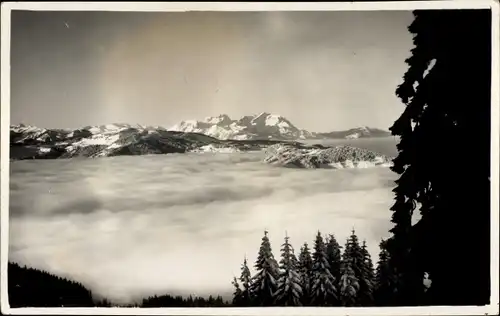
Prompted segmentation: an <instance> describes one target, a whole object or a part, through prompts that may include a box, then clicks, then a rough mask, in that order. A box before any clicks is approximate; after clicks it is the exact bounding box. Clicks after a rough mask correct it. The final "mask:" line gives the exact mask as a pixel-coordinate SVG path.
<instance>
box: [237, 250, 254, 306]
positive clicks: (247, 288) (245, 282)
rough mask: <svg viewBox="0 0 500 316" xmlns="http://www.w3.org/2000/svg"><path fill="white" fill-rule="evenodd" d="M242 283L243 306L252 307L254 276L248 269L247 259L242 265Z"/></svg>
mask: <svg viewBox="0 0 500 316" xmlns="http://www.w3.org/2000/svg"><path fill="white" fill-rule="evenodd" d="M240 282H241V286H242V287H243V289H242V290H241V304H243V306H250V305H252V301H253V295H252V288H251V287H252V276H251V274H250V269H249V268H248V263H247V258H246V257H245V259H244V260H243V264H242V265H241V276H240Z"/></svg>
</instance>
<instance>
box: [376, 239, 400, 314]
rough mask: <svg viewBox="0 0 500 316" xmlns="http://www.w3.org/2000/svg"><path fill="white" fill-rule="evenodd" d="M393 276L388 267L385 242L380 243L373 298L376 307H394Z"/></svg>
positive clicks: (391, 269)
mask: <svg viewBox="0 0 500 316" xmlns="http://www.w3.org/2000/svg"><path fill="white" fill-rule="evenodd" d="M394 278H395V274H394V269H393V268H392V267H391V265H390V261H389V252H388V251H387V242H386V241H384V240H383V241H381V242H380V253H379V260H378V263H377V268H376V272H375V292H374V298H375V302H376V304H377V305H378V306H392V305H396V301H395V291H396V286H395V281H394Z"/></svg>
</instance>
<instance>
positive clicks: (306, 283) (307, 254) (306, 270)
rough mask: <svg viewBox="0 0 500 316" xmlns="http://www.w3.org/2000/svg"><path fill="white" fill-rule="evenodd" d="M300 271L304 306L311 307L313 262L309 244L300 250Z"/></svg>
mask: <svg viewBox="0 0 500 316" xmlns="http://www.w3.org/2000/svg"><path fill="white" fill-rule="evenodd" d="M298 270H299V273H300V280H301V282H302V283H301V285H302V305H309V304H310V302H311V281H312V271H313V260H312V257H311V251H310V250H309V246H308V244H307V242H306V243H304V246H302V247H301V248H300V255H299V263H298Z"/></svg>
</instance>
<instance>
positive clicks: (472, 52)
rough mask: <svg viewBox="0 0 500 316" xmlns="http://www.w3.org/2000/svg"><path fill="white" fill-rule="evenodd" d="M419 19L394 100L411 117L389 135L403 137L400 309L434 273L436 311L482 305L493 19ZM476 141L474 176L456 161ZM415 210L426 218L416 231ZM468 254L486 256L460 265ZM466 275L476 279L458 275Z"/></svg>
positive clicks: (417, 298) (437, 15)
mask: <svg viewBox="0 0 500 316" xmlns="http://www.w3.org/2000/svg"><path fill="white" fill-rule="evenodd" d="M414 15H415V19H414V21H413V23H412V24H411V25H410V26H409V31H410V32H411V33H412V34H414V39H413V42H414V45H415V47H414V48H413V49H412V51H411V56H410V57H409V58H408V59H407V60H406V63H407V64H408V66H409V67H408V71H407V72H406V73H405V74H404V77H403V83H402V84H401V85H400V86H398V88H397V90H396V95H397V96H398V97H399V98H400V99H401V100H402V102H403V103H404V105H405V106H406V107H405V109H404V112H403V113H402V114H401V116H400V117H399V118H398V119H397V120H396V121H395V122H394V124H393V126H392V127H391V128H390V130H391V132H392V134H393V135H395V136H399V137H400V143H399V144H398V151H399V152H398V156H397V157H396V158H395V159H394V166H393V167H392V170H393V171H394V172H396V173H398V174H399V175H400V177H399V179H398V180H397V187H396V188H395V189H394V193H395V194H396V200H395V203H394V205H393V206H392V208H391V210H392V211H393V216H392V222H393V223H394V227H393V228H392V230H391V232H392V233H393V237H392V238H391V239H390V240H389V242H388V245H387V246H388V251H389V253H390V261H391V266H392V267H394V268H395V269H396V271H395V273H396V281H397V284H396V290H397V296H396V298H395V299H396V301H397V304H398V305H418V304H419V303H420V302H421V301H422V296H423V293H424V286H423V278H424V272H428V273H429V277H430V279H431V280H432V285H431V287H430V289H429V290H428V293H427V294H428V295H429V297H430V299H431V302H432V304H437V305H484V304H487V303H488V302H489V296H490V284H489V282H490V268H489V263H490V252H489V250H488V249H490V180H489V176H490V138H491V135H490V134H491V130H490V122H491V121H490V119H491V116H490V115H491V114H490V110H491V99H490V97H491V87H490V85H491V10H428V11H425V10H422V11H415V12H414ZM464 21H467V23H464ZM471 134H473V135H474V142H473V144H472V145H471V146H472V147H473V151H474V155H473V158H472V159H473V161H474V168H464V167H463V161H462V160H461V159H450V157H460V156H461V155H463V151H464V139H468V138H469V137H470V135H471ZM417 203H420V204H421V208H420V210H419V211H420V213H421V215H422V218H421V220H420V221H419V222H418V223H417V224H416V225H415V226H412V223H411V218H412V215H413V212H414V211H415V210H416V205H417ZM471 210H473V213H471ZM464 231H467V232H468V233H467V234H464ZM465 244H473V245H481V246H482V249H485V250H484V251H476V254H475V256H465V257H464V256H461V255H460V254H461V253H462V251H463V249H462V248H463V245H465ZM443 245H446V246H445V247H443ZM450 261H452V262H453V266H454V268H453V269H450ZM467 270H468V271H474V277H470V278H467V277H465V278H464V277H462V275H460V274H457V272H456V271H467ZM460 273H463V272H460ZM457 280H460V286H457V285H458V284H457Z"/></svg>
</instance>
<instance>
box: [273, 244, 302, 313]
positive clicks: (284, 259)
mask: <svg viewBox="0 0 500 316" xmlns="http://www.w3.org/2000/svg"><path fill="white" fill-rule="evenodd" d="M297 266H298V261H297V258H296V257H295V254H294V250H293V247H292V245H291V244H290V243H289V237H288V236H286V237H285V242H284V244H283V245H282V248H281V261H280V269H281V271H280V276H279V279H278V289H277V290H276V298H275V302H276V305H279V306H301V305H302V303H301V300H302V286H301V280H300V274H299V272H298V268H297Z"/></svg>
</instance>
